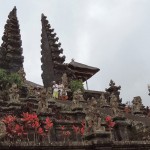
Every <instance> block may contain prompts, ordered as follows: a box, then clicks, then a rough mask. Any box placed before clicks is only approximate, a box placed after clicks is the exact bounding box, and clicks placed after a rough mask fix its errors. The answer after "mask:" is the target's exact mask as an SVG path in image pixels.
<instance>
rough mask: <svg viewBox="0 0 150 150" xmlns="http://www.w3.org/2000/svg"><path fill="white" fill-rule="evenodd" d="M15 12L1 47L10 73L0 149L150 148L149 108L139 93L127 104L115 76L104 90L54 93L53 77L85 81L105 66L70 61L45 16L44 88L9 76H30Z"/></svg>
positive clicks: (1, 80) (3, 83) (1, 93)
mask: <svg viewBox="0 0 150 150" xmlns="http://www.w3.org/2000/svg"><path fill="white" fill-rule="evenodd" d="M16 11H17V10H16V7H14V9H13V10H12V11H11V12H10V13H9V15H8V20H7V22H6V25H5V27H4V35H3V36H2V44H1V47H0V71H3V70H5V71H6V74H5V76H2V75H1V74H0V146H1V148H0V149H4V150H9V149H16V150H36V149H40V150H56V149H57V150H58V149H63V150H71V149H74V150H150V109H149V108H148V107H145V106H144V105H143V104H142V98H141V97H140V96H135V97H133V99H132V100H131V103H126V104H124V103H122V99H121V98H120V90H121V86H118V85H116V84H115V82H114V81H112V80H110V83H109V85H108V88H106V89H105V90H104V91H92V90H83V89H82V88H78V89H76V90H74V91H73V90H72V89H71V88H70V89H69V87H67V90H66V89H65V88H64V89H63V90H64V91H63V92H64V93H65V96H66V93H67V92H68V93H69V92H70V93H71V94H72V98H70V97H69V95H68V97H69V98H68V99H60V97H61V96H60V97H59V98H58V99H57V98H54V97H53V92H52V87H50V88H48V87H49V86H51V83H52V81H59V80H61V78H62V75H63V74H64V73H66V74H67V76H68V79H70V80H71V79H80V80H82V81H83V82H85V81H87V80H88V79H90V78H91V77H92V76H93V75H94V74H96V73H97V72H98V71H99V70H100V69H99V68H96V67H92V66H88V65H85V64H82V63H79V62H76V61H74V60H72V61H71V62H70V63H65V56H62V54H63V49H62V48H61V43H59V42H58V40H59V38H58V37H57V36H56V33H55V32H54V29H52V27H51V25H50V24H49V22H48V20H47V19H46V16H44V14H42V16H41V22H42V34H41V38H42V39H41V43H42V44H41V49H42V51H41V55H42V57H41V62H42V66H41V68H42V79H43V85H44V86H40V85H38V84H36V83H34V82H32V81H28V80H26V79H25V78H21V79H22V82H21V84H20V85H19V84H17V82H16V80H13V82H9V78H6V77H10V76H11V75H12V74H17V75H18V76H19V77H24V75H25V74H24V69H23V61H24V57H23V56H22V51H23V49H22V41H21V34H20V29H19V22H18V19H17V14H16ZM33 11H34V10H33ZM1 15H2V14H1ZM39 23H40V20H39ZM32 44H33V43H32ZM34 44H36V43H34ZM20 70H21V72H20ZM6 79H7V80H6ZM17 79H18V78H17ZM65 90H66V91H65ZM68 93H67V94H68ZM63 96H64V95H63ZM61 98H62V97H61Z"/></svg>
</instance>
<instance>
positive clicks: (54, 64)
mask: <svg viewBox="0 0 150 150" xmlns="http://www.w3.org/2000/svg"><path fill="white" fill-rule="evenodd" d="M46 18H47V17H46V16H44V14H42V16H41V22H42V34H41V37H42V39H41V43H42V44H41V49H42V51H41V55H42V58H41V62H42V66H41V68H42V71H43V73H42V79H43V84H44V87H46V88H47V87H49V86H50V85H51V83H52V81H58V80H60V79H61V77H62V74H63V72H64V70H65V69H66V65H65V64H64V61H65V56H62V57H61V56H60V54H62V53H63V49H62V48H60V47H61V43H59V42H58V40H59V38H58V37H56V33H54V29H52V28H51V25H50V24H49V22H48V20H47V19H46Z"/></svg>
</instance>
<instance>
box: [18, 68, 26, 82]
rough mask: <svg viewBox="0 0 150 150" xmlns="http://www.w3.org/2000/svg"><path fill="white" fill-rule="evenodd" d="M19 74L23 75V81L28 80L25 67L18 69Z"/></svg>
mask: <svg viewBox="0 0 150 150" xmlns="http://www.w3.org/2000/svg"><path fill="white" fill-rule="evenodd" d="M18 74H19V76H20V77H21V79H22V81H23V82H24V81H25V80H26V78H25V76H26V73H25V72H24V69H23V67H21V68H20V70H19V71H18Z"/></svg>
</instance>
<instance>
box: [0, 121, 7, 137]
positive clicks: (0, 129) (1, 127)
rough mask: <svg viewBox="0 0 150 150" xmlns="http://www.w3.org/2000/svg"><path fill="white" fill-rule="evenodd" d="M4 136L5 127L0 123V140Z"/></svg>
mask: <svg viewBox="0 0 150 150" xmlns="http://www.w3.org/2000/svg"><path fill="white" fill-rule="evenodd" d="M5 135H6V125H5V124H4V122H2V121H0V139H2V138H4V137H5Z"/></svg>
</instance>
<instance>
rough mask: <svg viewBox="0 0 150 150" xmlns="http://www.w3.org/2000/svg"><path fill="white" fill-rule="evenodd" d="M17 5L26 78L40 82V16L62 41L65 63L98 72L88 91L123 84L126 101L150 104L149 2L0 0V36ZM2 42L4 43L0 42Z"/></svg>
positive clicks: (122, 88) (132, 0)
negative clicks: (87, 67) (44, 18)
mask: <svg viewBox="0 0 150 150" xmlns="http://www.w3.org/2000/svg"><path fill="white" fill-rule="evenodd" d="M14 6H16V7H17V16H18V19H19V24H20V29H21V37H22V44H23V45H22V47H23V55H24V57H25V60H24V68H25V72H26V78H27V79H28V80H30V81H33V82H36V83H39V84H42V80H41V61H40V58H41V54H40V52H41V48H40V45H41V43H40V40H41V36H40V35H41V21H40V20H41V13H44V14H45V15H46V16H47V17H48V20H49V22H50V24H51V26H52V27H53V28H54V29H55V32H56V33H57V36H58V37H59V42H61V43H62V48H63V49H64V55H66V62H70V60H71V59H72V58H74V59H75V61H78V62H80V63H84V64H87V65H91V66H94V67H98V68H100V72H99V73H97V74H96V75H94V76H93V77H92V78H91V79H90V80H88V84H89V89H91V90H100V91H104V90H105V88H108V87H109V82H110V79H112V80H114V81H115V82H116V85H121V97H122V98H123V102H126V101H129V100H130V101H131V100H132V99H133V97H134V96H141V98H142V99H143V103H144V104H145V105H148V106H150V103H149V102H150V97H149V96H148V89H147V84H148V83H150V0H0V37H2V35H3V32H4V25H5V23H6V20H7V18H8V14H9V12H10V11H11V10H12V9H13V7H14ZM0 43H2V40H1V39H0Z"/></svg>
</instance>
